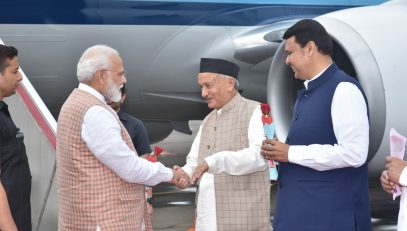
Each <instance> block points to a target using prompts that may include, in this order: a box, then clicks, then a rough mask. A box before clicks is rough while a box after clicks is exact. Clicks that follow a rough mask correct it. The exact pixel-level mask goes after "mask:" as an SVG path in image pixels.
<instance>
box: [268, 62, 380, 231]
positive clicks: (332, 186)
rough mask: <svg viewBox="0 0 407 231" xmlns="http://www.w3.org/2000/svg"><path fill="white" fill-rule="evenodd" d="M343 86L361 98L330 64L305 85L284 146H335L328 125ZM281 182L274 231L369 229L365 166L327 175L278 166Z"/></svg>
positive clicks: (333, 171)
mask: <svg viewBox="0 0 407 231" xmlns="http://www.w3.org/2000/svg"><path fill="white" fill-rule="evenodd" d="M341 82H350V83H353V84H355V85H356V86H357V87H358V88H359V89H360V91H361V92H362V94H363V96H364V97H365V95H364V93H363V90H362V88H361V87H360V85H359V83H358V82H357V81H356V80H355V79H353V78H351V77H350V76H348V75H346V74H345V73H344V72H343V71H342V70H340V69H339V68H338V67H337V66H336V64H335V63H334V64H332V65H331V66H330V67H329V68H328V69H327V70H326V71H325V72H324V73H323V74H322V75H321V76H320V77H319V78H317V79H315V80H313V81H311V82H309V85H308V89H303V90H300V91H299V92H298V96H297V97H298V98H297V102H296V105H295V110H294V115H293V119H292V122H291V123H292V124H291V128H290V131H289V134H288V136H287V140H286V143H287V144H290V145H310V144H331V145H333V144H336V143H337V140H336V137H335V133H334V130H333V125H332V118H331V104H332V98H333V95H334V93H335V89H336V87H337V86H338V84H339V83H341ZM365 101H366V97H365ZM366 102H367V101H366ZM343 113H346V111H344V112H343ZM279 180H280V184H279V190H278V195H277V205H276V212H275V216H274V223H273V227H274V230H276V231H298V230H301V231H328V230H329V231H348V230H349V231H350V230H352V231H353V230H356V229H355V227H358V230H363V231H369V230H371V229H372V228H371V220H370V205H369V194H368V177H367V163H365V164H363V165H362V166H361V167H359V168H353V167H348V168H340V169H334V170H329V171H317V170H314V169H312V168H308V167H303V166H301V165H297V164H293V163H280V172H279Z"/></svg>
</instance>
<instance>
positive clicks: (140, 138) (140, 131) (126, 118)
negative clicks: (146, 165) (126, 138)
mask: <svg viewBox="0 0 407 231" xmlns="http://www.w3.org/2000/svg"><path fill="white" fill-rule="evenodd" d="M121 92H122V98H121V100H120V101H119V102H109V106H110V107H111V108H113V110H115V111H116V112H117V115H118V116H119V119H120V121H121V122H122V124H123V125H124V127H125V128H126V130H127V132H128V133H129V135H130V137H131V140H132V141H133V145H134V147H135V148H136V151H137V154H138V155H139V156H142V155H144V154H150V153H151V147H150V141H149V140H148V133H147V130H146V128H145V127H144V124H143V122H141V120H139V119H137V118H136V117H134V116H132V115H130V114H128V113H126V112H124V111H123V110H120V109H121V105H122V104H123V102H124V100H125V99H126V86H125V85H123V87H122V89H121Z"/></svg>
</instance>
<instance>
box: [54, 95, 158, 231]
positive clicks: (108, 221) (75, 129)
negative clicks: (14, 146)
mask: <svg viewBox="0 0 407 231" xmlns="http://www.w3.org/2000/svg"><path fill="white" fill-rule="evenodd" d="M96 105H98V106H101V107H105V108H106V109H107V110H109V108H108V106H107V105H106V104H104V103H102V102H100V101H99V100H98V99H97V98H95V97H94V96H92V95H91V94H89V93H87V92H85V91H82V90H78V89H75V90H74V91H73V92H72V93H71V95H70V96H69V98H68V99H67V100H66V102H65V103H64V105H63V106H62V109H61V112H60V114H59V118H58V129H57V148H56V149H57V150H56V157H57V188H58V202H59V216H58V230H70V231H72V230H91V231H95V230H96V227H97V226H99V227H100V230H101V231H111V230H112V231H119V230H122V231H129V230H134V231H140V230H141V224H142V220H143V218H144V216H145V213H146V200H145V195H144V186H143V185H140V184H132V183H128V182H125V181H124V180H122V179H121V178H120V177H119V176H118V175H116V174H115V173H114V172H113V171H112V170H110V169H109V168H108V167H106V166H105V165H104V164H103V163H101V162H100V161H99V160H97V159H96V157H95V156H94V155H93V154H92V152H91V151H90V150H89V149H88V147H87V146H86V143H85V142H84V141H83V140H82V138H81V130H82V121H83V117H84V114H85V112H86V111H87V110H88V109H89V108H90V107H92V106H96ZM110 111H111V110H110ZM111 112H112V113H114V112H113V111H111ZM118 122H119V124H120V126H121V135H122V137H123V139H124V140H125V141H126V143H127V145H128V146H129V147H130V148H131V149H132V150H134V147H133V144H132V142H131V139H130V137H129V135H128V133H127V131H126V129H125V128H124V127H123V125H122V124H121V122H120V121H119V120H118ZM149 229H151V227H149Z"/></svg>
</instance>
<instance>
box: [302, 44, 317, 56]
mask: <svg viewBox="0 0 407 231" xmlns="http://www.w3.org/2000/svg"><path fill="white" fill-rule="evenodd" d="M305 49H306V52H307V54H308V56H312V55H313V54H315V53H316V52H318V47H317V45H316V44H315V42H314V41H309V42H308V43H307V45H305Z"/></svg>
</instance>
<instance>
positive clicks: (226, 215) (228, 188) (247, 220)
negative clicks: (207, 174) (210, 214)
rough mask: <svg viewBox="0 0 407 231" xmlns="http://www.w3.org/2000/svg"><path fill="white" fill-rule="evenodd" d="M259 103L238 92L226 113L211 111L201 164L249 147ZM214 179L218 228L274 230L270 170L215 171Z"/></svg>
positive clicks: (204, 127)
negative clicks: (251, 120) (211, 157)
mask: <svg viewBox="0 0 407 231" xmlns="http://www.w3.org/2000/svg"><path fill="white" fill-rule="evenodd" d="M258 105H259V103H258V102H255V101H251V100H248V99H245V98H243V97H241V96H240V95H239V94H236V96H235V97H233V99H232V100H231V101H230V102H229V103H228V104H226V105H225V106H224V107H223V108H222V113H220V114H219V115H218V114H217V112H216V110H213V111H212V112H211V113H209V115H208V116H207V117H206V118H205V120H204V121H203V124H202V135H201V142H200V146H199V154H198V163H202V161H203V160H204V158H205V157H208V156H210V155H212V154H214V153H217V152H220V151H238V150H241V149H244V148H247V147H249V140H248V128H249V122H250V119H251V116H252V114H253V111H254V109H255V108H256V106H258ZM214 182H215V198H216V219H217V227H218V231H228V230H230V231H231V230H233V231H239V230H247V231H248V230H250V231H254V230H256V231H259V230H271V224H270V180H269V171H268V169H267V170H266V171H263V172H256V173H252V174H248V175H243V176H232V175H227V174H215V175H214ZM197 206H199V204H198V205H197Z"/></svg>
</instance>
